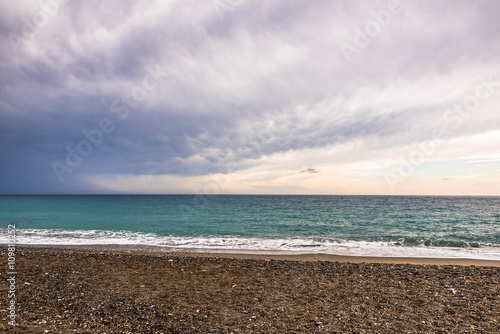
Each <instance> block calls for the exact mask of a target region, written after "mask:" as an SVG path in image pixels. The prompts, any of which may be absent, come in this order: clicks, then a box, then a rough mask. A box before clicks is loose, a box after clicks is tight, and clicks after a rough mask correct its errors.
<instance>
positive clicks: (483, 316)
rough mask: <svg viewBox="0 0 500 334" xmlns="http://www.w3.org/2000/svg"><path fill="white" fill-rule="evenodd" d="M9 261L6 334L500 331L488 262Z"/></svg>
mask: <svg viewBox="0 0 500 334" xmlns="http://www.w3.org/2000/svg"><path fill="white" fill-rule="evenodd" d="M6 253H7V248H6V247H2V257H3V258H5V257H6V256H7V255H6ZM16 259H17V267H18V274H17V277H16V286H17V288H16V290H17V291H16V303H17V305H18V310H17V312H18V314H17V318H16V326H14V327H13V326H10V325H8V324H7V320H6V319H7V310H6V307H5V304H4V307H3V308H2V315H1V319H2V322H1V325H0V331H3V332H9V333H10V332H12V333H396V332H399V333H498V332H500V268H499V267H494V266H474V265H472V266H471V265H467V266H464V265H418V264H394V263H363V262H361V263H352V262H334V261H304V260H302V261H295V260H281V259H256V258H237V257H233V256H227V257H221V256H217V255H210V254H208V255H207V254H204V255H203V256H199V255H196V254H184V253H159V252H144V251H124V250H102V249H94V250H83V249H56V248H17V257H16ZM1 279H2V281H4V282H5V281H6V279H7V274H6V271H2V272H1ZM0 288H1V290H2V291H1V295H2V296H7V292H8V291H7V290H8V287H7V284H2V285H1V287H0ZM4 299H6V297H5V298H4Z"/></svg>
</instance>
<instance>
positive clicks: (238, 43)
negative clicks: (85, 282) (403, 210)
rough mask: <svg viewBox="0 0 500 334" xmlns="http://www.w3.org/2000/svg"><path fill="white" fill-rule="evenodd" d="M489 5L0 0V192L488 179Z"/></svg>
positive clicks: (305, 187) (493, 46) (493, 53)
mask: <svg viewBox="0 0 500 334" xmlns="http://www.w3.org/2000/svg"><path fill="white" fill-rule="evenodd" d="M499 11H500V4H499V3H498V2H497V1H493V0H490V1H475V2H469V1H451V0H450V1H440V2H435V1H370V2H352V1H326V0H325V1H323V0H313V1H308V2H305V1H298V0H295V1H284V0H283V1H281V0H276V1H272V2H271V1H249V0H241V1H226V0H214V1H211V0H210V1H195V0H183V1H175V0H172V1H156V2H153V1H131V0H130V1H118V0H117V1H106V2H100V1H84V2H83V1H82V2H81V1H71V0H69V1H62V0H49V1H28V0H26V1H16V2H11V1H1V2H0V22H1V23H0V32H1V38H0V49H1V50H2V51H1V53H0V156H1V159H2V163H1V165H0V192H1V193H88V192H97V193H107V192H111V193H114V192H132V193H134V192H145V193H148V192H154V193H191V192H195V191H196V190H195V189H203V187H204V186H205V185H206V184H207V182H214V181H213V178H214V177H216V178H217V179H218V180H223V179H224V180H226V181H224V182H222V181H220V182H219V181H216V183H217V182H218V183H217V184H218V185H219V189H218V190H217V191H219V192H229V193H394V192H395V193H401V192H403V193H434V192H436V191H437V190H432V191H431V190H429V189H430V188H425V187H424V188H422V187H423V186H421V185H426V184H427V185H429V186H431V185H432V184H434V180H442V179H443V178H445V177H446V178H451V181H450V180H447V183H446V185H444V184H443V187H444V188H443V189H441V192H442V193H452V194H455V193H467V192H468V189H469V190H470V189H473V188H471V187H473V185H475V184H478V183H481V184H486V186H484V187H482V188H480V189H478V190H471V193H480V194H492V193H494V192H493V191H492V190H491V189H492V188H489V187H493V186H494V185H496V184H497V183H495V182H498V180H500V178H499V176H500V175H499V174H498V170H499V167H500V164H499V161H500V160H499V159H500V155H499V153H498V144H499V143H500V116H499V114H498V108H497V106H498V103H499V102H500V94H499V92H500V61H499V58H498V55H499V54H500V35H499V33H498V32H499V31H500V21H499V20H498V17H497V16H498V12H499ZM475 161H481V162H480V163H478V165H477V166H476V168H475V169H474V168H471V166H474V165H475V164H474V162H475ZM311 166H314V168H312V167H311ZM450 166H451V167H450ZM319 170H320V171H321V173H317V171H319ZM445 170H446V172H445ZM297 171H304V172H303V173H302V172H300V173H297ZM225 177H226V178H225ZM210 180H212V181H210ZM453 180H458V181H456V182H452V181H453ZM488 180H490V181H491V182H488ZM479 181H481V182H479ZM484 181H486V182H484ZM222 184H223V185H224V187H225V188H224V187H223V186H222ZM434 185H435V184H434ZM496 189H500V187H497V188H496ZM497 195H498V193H497Z"/></svg>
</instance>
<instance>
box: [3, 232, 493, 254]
mask: <svg viewBox="0 0 500 334" xmlns="http://www.w3.org/2000/svg"><path fill="white" fill-rule="evenodd" d="M6 233H7V232H6V231H5V230H1V231H0V244H6V243H7V234H6ZM16 242H17V244H20V245H62V246H64V245H68V246H69V245H81V246H84V245H145V246H158V247H164V248H166V249H169V250H197V251H238V250H243V251H249V252H251V251H270V252H275V251H292V252H322V253H332V254H343V255H357V256H391V257H392V256H394V257H408V256H410V257H443V258H474V259H490V260H491V259H494V260H500V245H490V244H486V245H482V244H480V243H471V242H467V241H450V240H439V239H425V238H417V237H411V238H401V239H399V240H388V241H366V240H344V239H327V238H312V237H311V238H256V237H249V238H245V237H237V236H196V237H195V236H190V237H180V236H161V235H157V234H154V233H143V232H131V231H105V230H73V231H71V230H52V229H18V230H16Z"/></svg>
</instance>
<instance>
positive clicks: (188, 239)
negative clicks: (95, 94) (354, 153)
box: [0, 195, 500, 259]
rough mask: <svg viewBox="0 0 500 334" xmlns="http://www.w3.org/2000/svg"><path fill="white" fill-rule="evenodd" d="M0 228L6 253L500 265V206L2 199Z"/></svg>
mask: <svg viewBox="0 0 500 334" xmlns="http://www.w3.org/2000/svg"><path fill="white" fill-rule="evenodd" d="M0 222H1V224H2V225H3V226H0V227H1V230H0V238H1V239H0V242H2V243H5V240H6V228H7V225H8V224H15V225H16V232H17V233H16V236H17V242H18V243H21V244H140V245H156V246H164V247H174V248H179V249H181V248H182V249H186V248H187V249H217V250H221V249H244V250H270V251H293V250H297V251H321V252H325V251H326V252H329V251H331V252H338V253H343V254H355V255H361V254H368V255H392V256H394V255H406V256H407V255H409V254H413V255H419V254H420V255H422V256H432V255H439V254H441V255H443V256H462V257H481V258H497V259H500V197H434V196H433V197H414V196H284V195H276V196H274V195H263V196H258V195H241V196H238V195H217V196H202V195H154V196H149V195H138V196H128V195H116V196H115V195H106V196H100V195H92V196H0ZM415 252H417V253H415Z"/></svg>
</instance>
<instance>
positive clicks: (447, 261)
mask: <svg viewBox="0 0 500 334" xmlns="http://www.w3.org/2000/svg"><path fill="white" fill-rule="evenodd" d="M1 246H5V245H0V247H1ZM18 247H23V248H47V249H80V250H100V251H124V252H135V253H138V254H141V253H146V254H148V253H150V254H163V255H164V254H172V255H183V256H197V257H222V258H236V259H256V260H287V261H328V262H341V263H387V264H414V265H458V266H491V267H500V260H485V259H472V258H439V257H408V256H401V257H397V256H357V255H345V254H330V253H324V252H301V251H260V250H255V251H250V250H224V251H221V250H191V249H189V250H188V249H173V248H166V247H160V246H151V245H119V244H114V245H102V244H95V245H18Z"/></svg>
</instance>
